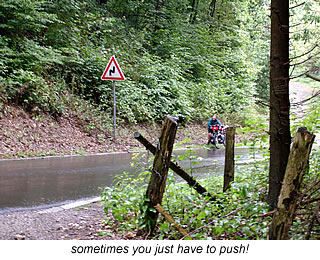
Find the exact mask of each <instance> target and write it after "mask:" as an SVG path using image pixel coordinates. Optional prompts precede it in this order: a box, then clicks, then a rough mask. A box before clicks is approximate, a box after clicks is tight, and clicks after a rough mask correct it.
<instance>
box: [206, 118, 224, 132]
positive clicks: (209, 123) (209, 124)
mask: <svg viewBox="0 0 320 260" xmlns="http://www.w3.org/2000/svg"><path fill="white" fill-rule="evenodd" d="M215 125H221V123H220V121H219V120H218V119H216V120H213V119H212V118H210V119H209V121H208V133H213V131H212V127H213V126H215Z"/></svg>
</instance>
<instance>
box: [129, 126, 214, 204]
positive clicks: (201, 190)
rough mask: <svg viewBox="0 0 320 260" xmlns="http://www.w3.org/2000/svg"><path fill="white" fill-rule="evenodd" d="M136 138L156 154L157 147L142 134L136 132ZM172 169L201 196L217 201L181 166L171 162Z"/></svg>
mask: <svg viewBox="0 0 320 260" xmlns="http://www.w3.org/2000/svg"><path fill="white" fill-rule="evenodd" d="M134 137H135V138H136V139H137V140H138V141H139V142H140V143H142V144H143V145H144V146H145V147H146V148H147V149H148V150H149V151H150V152H151V153H152V154H153V155H155V153H156V147H154V146H153V145H152V144H151V143H150V142H149V141H148V140H146V139H145V138H144V137H143V136H142V135H141V134H140V133H138V132H135V133H134ZM169 167H170V169H171V170H173V171H174V172H175V173H176V174H178V175H179V176H180V177H181V178H182V179H184V180H185V181H186V182H187V183H188V185H189V186H190V187H191V188H193V189H195V190H196V191H197V192H198V193H199V194H205V195H206V196H209V197H210V200H211V201H213V200H216V198H215V197H214V196H212V195H211V194H210V193H209V192H208V191H207V190H206V189H205V188H204V187H203V186H201V185H200V184H199V183H198V182H197V181H196V180H195V179H194V178H193V177H192V176H190V175H189V174H188V173H186V172H185V171H184V170H183V169H182V168H181V167H180V166H179V165H177V164H175V163H173V162H171V161H170V165H169Z"/></svg>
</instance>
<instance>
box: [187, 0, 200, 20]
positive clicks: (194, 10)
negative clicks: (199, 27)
mask: <svg viewBox="0 0 320 260" xmlns="http://www.w3.org/2000/svg"><path fill="white" fill-rule="evenodd" d="M198 3H199V0H193V1H192V10H191V14H190V18H189V23H194V22H195V21H196V18H197V14H198Z"/></svg>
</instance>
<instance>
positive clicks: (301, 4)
mask: <svg viewBox="0 0 320 260" xmlns="http://www.w3.org/2000/svg"><path fill="white" fill-rule="evenodd" d="M305 3H306V2H303V3H301V4H298V5H295V6H292V7H289V9H290V10H291V9H294V8H297V7H299V6H301V5H304V4H305Z"/></svg>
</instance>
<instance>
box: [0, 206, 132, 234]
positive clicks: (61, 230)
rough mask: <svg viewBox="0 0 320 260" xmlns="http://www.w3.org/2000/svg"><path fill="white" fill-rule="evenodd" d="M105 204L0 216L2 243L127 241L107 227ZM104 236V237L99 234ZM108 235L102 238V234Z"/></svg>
mask: <svg viewBox="0 0 320 260" xmlns="http://www.w3.org/2000/svg"><path fill="white" fill-rule="evenodd" d="M105 217H106V215H105V213H104V210H103V205H102V203H101V202H99V201H98V202H93V203H90V204H87V205H84V206H80V207H76V208H70V209H62V210H37V211H30V210H29V211H19V212H11V213H6V214H2V215H0V239H1V240H73V239H76V240H102V239H126V237H125V236H123V235H121V237H120V236H119V235H117V234H113V233H112V228H111V227H109V226H107V225H105V224H104V219H105ZM99 233H100V234H99ZM106 233H107V234H108V235H103V236H102V235H101V234H106Z"/></svg>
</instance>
